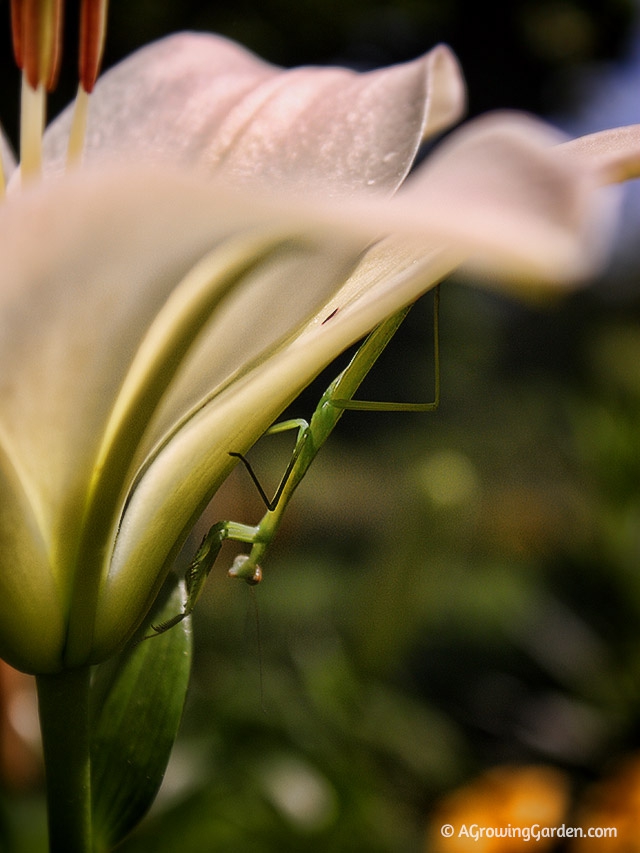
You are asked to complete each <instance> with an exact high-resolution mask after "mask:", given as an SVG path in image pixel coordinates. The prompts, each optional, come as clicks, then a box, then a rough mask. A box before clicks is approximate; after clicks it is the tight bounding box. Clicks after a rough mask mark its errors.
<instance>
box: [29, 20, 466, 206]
mask: <svg viewBox="0 0 640 853" xmlns="http://www.w3.org/2000/svg"><path fill="white" fill-rule="evenodd" d="M464 106H465V89H464V83H463V81H462V75H461V72H460V69H459V66H458V63H457V61H456V59H455V57H454V56H453V54H452V53H451V51H450V50H449V49H448V48H447V47H445V46H439V47H436V48H435V49H434V50H432V51H430V52H429V53H428V54H426V55H425V56H424V57H422V58H420V59H417V60H415V61H413V62H409V63H406V64H404V65H398V66H393V67H391V68H385V69H381V70H378V71H372V72H368V73H364V74H359V73H356V72H353V71H349V70H347V69H344V68H311V67H309V68H297V69H293V70H290V71H285V70H283V69H281V68H278V67H276V66H274V65H270V64H269V63H266V62H264V61H263V60H261V59H259V58H258V57H256V56H255V55H254V54H252V53H250V52H249V51H247V50H245V49H244V48H242V47H240V46H239V45H236V44H234V43H233V42H230V41H228V40H227V39H224V38H222V37H220V36H214V35H204V34H194V33H183V34H178V35H174V36H170V37H168V38H166V39H163V40H161V41H158V42H155V43H154V44H151V45H149V46H147V47H145V48H143V49H141V50H139V51H137V52H136V53H134V54H133V55H132V56H131V57H129V58H128V59H125V60H124V61H123V62H121V63H120V64H119V65H117V66H116V67H115V68H113V69H112V70H110V71H109V72H107V73H106V74H105V75H104V76H103V77H102V78H101V79H100V80H99V81H98V83H97V85H96V88H95V90H94V93H93V95H92V101H91V110H90V118H89V126H88V131H87V140H86V150H85V161H86V163H88V164H92V163H93V164H95V163H96V162H99V163H101V162H103V161H104V160H105V159H115V158H117V159H118V160H119V161H120V162H122V159H123V158H125V159H126V158H131V159H137V160H139V161H140V160H142V159H145V160H146V161H147V162H161V163H167V162H169V163H171V164H172V165H173V166H180V165H185V166H188V167H194V166H201V167H204V168H205V169H206V170H207V171H208V172H209V173H214V172H215V173H218V174H220V175H223V176H224V177H225V179H227V180H228V181H229V182H230V183H233V184H236V185H237V184H238V183H247V182H248V183H251V185H252V186H254V187H255V186H258V185H260V184H263V185H266V186H270V187H278V188H279V189H281V188H283V187H285V188H286V187H288V188H289V189H291V190H294V191H295V192H296V193H297V194H303V193H308V192H314V193H316V194H317V193H318V192H322V193H328V194H330V195H348V194H351V193H352V192H354V191H355V190H362V189H368V190H370V191H382V192H387V193H388V192H390V191H393V190H395V189H396V188H397V187H398V186H399V185H400V183H401V182H402V181H403V179H404V178H405V177H406V175H407V173H408V171H409V169H410V167H411V164H412V162H413V160H414V157H415V155H416V152H417V150H418V147H419V145H420V143H421V141H422V139H423V138H424V137H425V136H429V135H432V134H434V133H437V132H438V131H440V130H441V129H443V128H445V127H447V126H449V125H450V124H452V123H453V122H455V121H456V120H457V119H458V118H459V117H460V115H461V114H462V112H463V110H464ZM70 125H71V110H67V111H66V112H65V113H63V115H62V116H61V117H60V118H59V119H58V120H57V121H56V122H54V123H53V124H52V126H51V127H50V128H49V129H48V131H47V133H46V135H45V143H44V157H45V160H46V161H47V162H48V164H49V168H50V169H51V170H52V171H61V170H62V169H63V168H64V162H65V156H66V145H67V139H68V135H69V128H70Z"/></svg>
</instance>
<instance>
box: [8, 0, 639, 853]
mask: <svg viewBox="0 0 640 853" xmlns="http://www.w3.org/2000/svg"><path fill="white" fill-rule="evenodd" d="M7 7H8V4H7V3H5V4H2V6H0V8H2V10H3V12H4V14H5V17H7V16H8V9H7ZM73 9H74V4H69V14H68V17H69V21H68V25H67V31H68V32H67V52H66V57H65V67H64V70H63V76H62V81H61V85H60V89H59V92H58V93H57V94H56V96H55V98H54V99H53V100H52V110H53V111H55V110H57V109H59V108H60V107H61V106H62V105H63V104H64V103H65V102H66V101H68V100H69V98H70V97H71V96H72V94H73V91H74V90H75V85H76V84H75V58H74V49H73V46H74V28H75V21H74V14H73ZM635 11H636V7H635V5H634V4H633V3H632V2H625V0H608V1H607V0H600V2H597V0H574V2H570V0H546V2H533V0H530V2H524V0H521V2H510V3H505V2H498V0H487V2H484V3H482V4H478V3H472V2H468V0H467V2H463V0H458V2H455V0H452V2H442V0H396V1H395V2H392V1H391V0H389V1H388V2H382V0H379V2H364V0H351V2H345V0H343V2H340V3H337V2H335V0H323V2H320V0H305V2H300V3H296V4H293V3H290V2H284V0H268V1H267V0H262V2H259V3H256V2H249V0H237V2H235V3H234V4H227V3H225V4H222V3H206V2H196V0H183V2H180V3H176V2H161V0H153V2H150V0H140V2H135V3H132V2H124V1H123V0H113V2H112V6H111V10H110V28H109V41H108V49H107V54H106V63H107V64H111V63H113V62H115V61H117V60H118V59H119V58H121V57H122V56H124V55H126V54H127V53H129V52H130V51H132V50H134V49H135V48H136V47H138V46H140V45H142V44H144V43H146V42H148V41H149V40H151V39H154V38H157V37H161V36H162V35H165V34H166V33H168V32H171V31H175V30H178V29H199V30H211V31H217V32H221V33H223V34H225V35H228V36H229V37H231V38H235V39H238V40H240V41H242V42H243V43H244V44H246V45H247V46H248V47H250V48H252V49H253V50H255V51H256V52H258V53H260V54H261V55H262V56H264V57H265V58H267V59H269V60H270V61H273V62H276V63H280V64H283V65H295V64H306V63H346V64H349V65H351V66H353V67H357V68H369V67H374V66H377V65H384V64H389V63H392V62H396V61H401V60H404V59H408V58H412V57H414V56H416V55H418V54H420V53H421V52H423V51H424V50H425V49H427V48H428V47H429V46H431V45H432V44H434V43H436V42H439V41H446V42H448V43H449V44H450V45H451V46H452V47H453V48H454V50H455V51H456V53H457V54H458V56H459V57H460V59H461V62H462V65H463V68H464V70H465V73H466V76H467V80H468V85H469V95H470V113H471V114H472V115H474V114H477V113H480V112H483V111H485V110H488V109H495V108H505V107H508V108H518V109H527V110H532V111H534V112H537V113H539V114H543V115H554V116H555V117H556V119H557V121H558V122H561V123H564V124H565V125H566V126H579V124H580V121H581V117H584V116H585V115H588V116H589V117H590V118H589V121H590V122H591V123H592V124H594V123H595V126H593V127H589V128H588V129H597V127H598V126H600V127H604V126H607V124H608V123H611V122H610V121H609V119H608V113H605V111H604V109H603V108H602V106H598V104H600V105H602V104H603V103H605V104H606V103H607V97H606V96H604V101H603V100H602V99H601V100H600V101H597V102H596V103H595V106H594V102H593V100H592V98H593V95H594V91H595V90H596V88H597V87H596V83H597V85H598V86H600V85H601V81H603V80H609V81H610V80H611V79H612V78H611V77H610V76H607V74H608V73H609V72H608V71H607V69H608V68H609V67H610V64H611V63H617V65H615V66H613V67H615V68H618V69H620V73H622V72H623V71H624V69H625V68H628V66H629V59H628V56H629V44H630V40H631V37H632V34H633V23H634V14H635ZM2 38H3V51H2V62H3V75H4V76H3V80H8V81H11V85H9V84H7V85H6V86H3V88H2V91H1V92H0V98H1V99H2V103H1V114H2V117H3V121H4V122H5V126H6V127H7V128H8V129H9V132H10V134H11V135H12V137H13V138H14V139H15V116H16V114H17V91H18V78H17V75H16V74H15V73H14V72H13V71H12V70H11V63H10V54H9V46H8V45H9V41H8V27H7V26H5V25H4V22H3V28H2ZM625 57H626V58H625ZM603 69H604V70H603ZM5 72H6V73H5ZM593 75H595V76H593ZM603 75H604V76H603ZM616 79H617V78H614V82H615V80H616ZM14 81H15V82H14ZM585 81H587V82H585ZM617 85H618V88H615V87H614V88H612V89H610V90H609V91H610V95H609V98H608V100H609V101H612V100H615V97H616V95H617V94H619V93H620V91H621V89H622V86H623V78H620V81H619V83H618V84H617ZM636 91H637V89H636ZM590 105H591V106H590ZM637 120H638V115H637V114H636V115H635V116H634V115H627V116H626V118H623V117H619V118H618V119H617V121H618V123H622V122H623V121H626V122H629V123H631V122H633V121H637ZM585 121H586V120H585ZM598 122H599V124H598ZM625 217H626V221H627V225H628V224H629V223H630V222H632V221H633V220H632V210H631V208H629V209H628V210H627V212H626V214H625ZM632 227H633V228H636V229H637V220H635V225H632ZM637 261H638V258H637V253H635V251H634V247H633V244H631V245H629V244H625V245H624V246H622V247H621V248H620V251H619V253H618V254H617V256H616V259H615V261H614V262H613V264H612V270H611V271H610V273H609V274H608V275H607V276H603V277H602V278H601V280H600V281H598V282H596V283H595V284H594V285H593V286H592V287H591V288H590V289H589V290H586V291H584V292H582V293H578V294H576V295H573V296H569V297H567V298H565V299H562V300H557V301H554V302H553V303H551V304H545V305H534V306H531V305H524V304H520V303H517V302H515V301H512V300H510V299H508V298H506V297H502V296H498V295H495V294H494V293H493V292H492V291H491V290H485V289H476V288H475V287H474V286H473V282H465V283H459V282H450V283H447V284H445V286H444V288H443V308H442V320H441V324H442V358H443V365H442V388H443V403H442V406H441V409H440V411H439V412H438V413H437V414H435V415H426V416H418V415H400V414H388V415H387V414H385V415H381V414H380V415H372V414H371V415H370V414H359V413H351V414H348V415H347V416H346V417H345V418H344V419H343V421H342V422H341V425H340V428H339V430H338V431H337V433H336V435H335V436H334V437H333V438H332V440H331V442H330V443H329V445H328V446H327V447H326V448H325V449H324V450H323V453H322V454H321V456H320V457H319V459H318V461H317V463H316V466H315V468H314V470H313V471H312V472H311V473H310V474H309V477H308V480H307V481H306V482H305V484H304V485H303V486H302V487H301V489H300V491H299V493H298V495H297V496H296V500H295V501H294V504H293V505H292V507H291V508H290V512H289V516H288V520H287V524H286V525H285V529H284V530H283V531H282V535H281V536H280V538H279V540H278V542H277V544H276V545H275V546H274V548H273V550H272V551H271V554H270V557H269V560H268V564H267V565H266V566H265V567H264V568H265V581H264V582H263V584H262V585H261V586H260V587H258V588H256V589H255V590H253V591H252V590H249V589H248V588H246V587H245V586H244V585H237V584H234V583H232V582H230V581H228V580H227V579H226V577H225V571H224V566H221V568H220V571H219V572H216V573H214V574H215V576H212V578H211V579H210V582H209V588H208V592H207V595H206V597H205V600H204V601H203V602H202V603H201V606H200V607H199V609H198V612H197V613H196V614H195V619H194V630H195V632H196V642H197V653H196V662H195V669H194V678H193V684H192V689H191V693H190V698H189V701H188V705H187V710H186V714H185V719H184V723H183V729H182V734H181V737H180V739H179V741H178V744H177V746H176V750H175V755H174V761H173V762H172V764H171V766H170V770H169V773H168V775H167V780H166V786H165V789H164V791H163V793H162V794H161V797H160V799H159V801H158V804H157V807H156V810H155V814H153V815H152V816H151V817H150V818H149V820H148V822H147V823H146V824H144V825H143V826H142V827H141V828H140V831H139V833H138V835H137V836H134V837H133V838H132V839H131V840H130V841H129V842H126V843H125V844H124V846H123V848H122V849H123V851H129V853H133V851H142V850H150V849H153V850H154V851H155V852H156V853H161V851H165V850H166V851H174V850H176V849H181V850H185V851H186V853H198V851H210V850H213V849H215V850H225V851H245V850H247V849H251V850H257V851H262V850H264V851H275V850H278V849H284V850H296V851H303V850H304V851H306V850H309V851H315V850H318V851H323V853H324V852H325V851H360V850H367V851H385V853H387V851H398V853H400V851H402V853H406V851H417V850H421V849H430V850H434V851H438V850H446V849H447V848H446V847H444V846H438V845H441V844H442V839H440V838H439V836H438V833H437V831H436V832H435V834H434V835H431V834H430V833H431V831H432V830H431V829H430V828H432V827H433V826H435V827H436V830H437V826H439V822H440V818H439V817H438V815H439V814H450V813H451V811H449V812H447V809H449V810H451V809H452V808H453V806H451V800H448V799H447V797H450V795H451V792H452V791H455V790H459V791H460V794H459V795H460V796H461V797H463V798H464V797H465V796H466V797H467V798H469V803H472V794H470V793H469V790H468V788H467V787H465V786H467V785H468V783H469V780H472V779H476V778H480V779H482V778H484V777H483V774H484V773H486V772H487V770H489V769H490V768H494V767H496V766H504V765H507V766H510V767H512V768H515V771H518V770H519V769H521V768H524V767H529V766H531V765H534V766H535V767H538V768H540V767H542V768H545V770H549V771H553V772H554V773H556V774H557V775H556V776H554V777H553V778H554V779H555V780H556V782H557V781H558V780H560V783H559V784H558V785H556V787H554V786H553V785H548V786H547V787H546V788H545V790H546V791H547V793H548V796H549V798H550V802H551V803H552V805H553V807H554V808H555V809H556V811H555V812H553V810H552V811H551V812H549V814H553V815H555V817H556V818H558V815H560V818H558V820H561V819H566V820H567V821H570V820H571V819H573V821H574V823H578V824H579V823H580V822H581V823H582V825H585V826H586V825H590V824H593V825H596V824H598V823H599V821H601V820H602V821H604V820H605V817H603V816H602V814H601V813H600V812H598V810H597V809H598V806H597V802H596V800H597V794H592V793H590V792H591V791H592V790H594V789H593V788H592V786H593V784H594V783H596V782H600V783H601V784H603V785H609V791H611V790H615V789H614V788H613V786H614V784H615V783H614V781H612V780H614V777H615V774H616V772H617V770H616V768H617V767H619V766H620V765H621V763H623V762H625V761H629V760H633V759H634V756H635V755H636V754H637V752H638V750H639V749H640V727H639V725H638V720H639V716H638V711H639V707H638V706H639V702H640V681H639V680H638V675H639V669H640V643H639V641H640V631H639V629H638V620H639V617H640V573H639V556H640V491H639V488H638V485H639V478H640V450H639V449H638V448H639V443H638V424H639V416H640V369H639V368H638V364H640V326H639V324H638V310H639V300H638V292H639V291H638V283H639V282H638V263H637ZM430 329H431V319H430V306H429V297H427V298H426V299H425V300H424V305H422V304H421V305H420V306H418V307H417V308H416V309H415V310H414V312H412V315H411V316H410V318H409V321H408V322H407V324H406V328H405V329H404V330H403V331H402V332H401V333H400V335H399V337H398V340H397V342H394V344H393V346H392V347H391V349H390V351H389V353H388V354H387V355H386V356H385V359H384V360H383V362H381V364H380V365H379V366H378V367H377V368H376V370H375V371H374V375H373V376H372V377H371V378H370V382H369V385H368V387H367V390H366V393H367V396H369V397H374V398H379V399H385V398H388V399H421V398H425V399H426V398H427V397H428V395H429V394H430V393H431V391H430V385H431V382H432V378H431V370H432V368H431V362H430V355H429V353H430V350H431V331H430ZM336 369H337V368H336ZM329 378H331V377H330V376H325V377H324V378H323V379H321V380H319V382H318V383H317V384H316V385H315V386H314V387H313V388H311V389H309V390H308V391H307V392H306V393H305V394H304V395H303V397H302V398H301V400H300V401H298V402H297V403H296V405H295V407H294V408H293V409H292V413H295V414H296V415H297V416H300V415H307V414H310V413H311V411H312V410H313V408H314V406H315V402H316V401H317V399H318V397H319V394H320V393H321V391H322V389H323V387H324V385H323V382H325V380H328V379H329ZM325 384H326V383H325ZM287 452H288V450H287V448H286V447H285V446H281V447H280V446H278V445H277V441H276V439H275V438H272V439H267V440H265V441H264V442H262V443H261V446H260V447H258V448H257V449H256V453H255V461H256V464H257V465H258V466H259V467H260V470H261V472H262V476H263V477H264V479H265V480H266V481H267V482H277V479H278V472H279V471H281V470H282V467H283V466H284V465H285V464H286V458H287ZM247 480H248V478H247V477H246V476H245V475H244V473H243V472H242V471H237V472H236V473H235V474H234V476H233V477H232V478H231V479H230V481H229V482H228V484H227V485H226V487H225V489H224V490H223V492H222V493H221V494H220V495H219V496H218V497H217V498H216V500H215V501H214V504H213V505H212V507H211V509H210V511H209V513H208V517H207V519H206V520H204V521H203V528H204V527H206V524H207V523H212V522H213V521H215V520H217V519H219V518H233V519H235V520H238V521H247V522H249V521H251V520H253V519H256V520H257V519H258V518H259V517H260V515H261V514H262V507H261V505H260V501H259V499H258V497H257V496H256V495H255V493H254V490H253V487H252V486H251V484H250V483H249V482H247ZM196 541H197V535H196V537H195V539H194V542H196ZM193 547H194V543H191V545H190V548H191V549H192V550H193ZM230 555H231V550H230V551H229V555H228V559H229V560H230V559H231V556H230ZM187 556H188V555H187ZM224 559H225V558H222V559H221V562H224ZM5 776H6V781H5V788H6V791H7V793H6V797H5V801H6V802H5V806H6V811H7V826H11V825H13V824H15V822H16V821H19V819H20V817H21V816H22V817H24V815H27V818H26V820H27V821H28V822H29V823H32V822H33V820H34V819H33V814H34V813H35V814H40V813H41V812H40V811H39V799H38V793H37V788H36V790H35V793H34V792H33V791H27V792H26V793H23V794H20V795H19V794H17V793H16V792H15V790H12V788H11V767H8V768H5ZM635 784H636V789H633V785H632V784H631V783H629V784H627V785H626V787H625V791H627V792H628V791H629V790H630V789H633V790H638V788H640V786H638V783H637V781H636V783H635ZM516 788H517V786H516V785H515V783H514V786H513V788H512V789H509V792H508V794H504V793H503V794H501V795H500V798H498V796H497V795H495V797H494V800H491V797H489V798H488V800H487V798H485V801H483V802H484V803H485V806H486V803H487V802H489V806H487V808H489V812H488V815H489V816H488V817H487V822H489V823H490V822H491V820H494V821H495V820H497V817H496V815H497V814H498V812H497V811H496V810H497V809H498V808H499V806H503V805H504V802H506V801H509V796H511V795H512V794H513V796H514V797H515V794H514V793H513V792H514V791H515V789H516ZM543 788H544V785H543ZM527 790H529V789H527ZM559 792H560V793H559ZM611 796H613V795H611ZM611 796H610V798H609V799H610V800H611ZM594 797H596V800H594V799H593V798H594ZM443 798H444V799H443ZM498 799H500V803H499V802H498ZM623 799H624V798H623V795H622V794H620V795H619V796H618V797H617V799H616V797H615V796H614V797H613V800H614V801H615V802H616V803H618V804H620V803H621V802H623ZM542 800H544V797H542ZM473 802H474V803H475V801H473ZM491 803H493V805H491ZM34 804H35V805H34ZM438 804H440V805H438ZM474 807H475V806H474ZM469 808H471V805H469ZM491 808H493V809H494V811H493V812H492V811H491ZM621 808H622V806H621ZM585 809H586V811H584V810H585ZM34 810H35V811H34ZM443 810H444V811H443ZM589 810H590V811H589ZM16 815H17V816H18V817H16ZM585 815H586V816H585ZM503 818H504V820H505V821H510V822H512V823H514V824H516V823H517V822H518V818H517V816H516V817H514V816H512V815H508V817H504V815H503ZM616 820H617V821H618V822H621V821H622V820H623V818H622V817H621V816H620V815H617V816H615V817H611V814H609V817H608V822H609V824H611V823H612V822H615V821H616ZM635 820H636V822H637V816H636V817H635ZM37 823H38V822H37V820H36V825H37ZM1 826H2V823H1V822H0V828H1ZM22 828H24V826H23V827H22ZM7 831H8V830H7ZM637 834H638V833H636V835H637ZM8 837H9V836H7V838H8ZM631 837H633V838H635V837H636V836H635V835H632V836H631ZM1 838H2V836H1V835H0V839H1ZM15 843H16V845H17V842H15ZM0 844H1V841H0ZM7 844H9V842H7ZM11 849H12V850H13V849H16V850H20V849H22V848H20V847H19V846H16V847H15V848H14V847H11ZM28 849H33V848H28ZM451 849H453V848H451ZM472 849H475V848H473V845H472ZM501 849H502V850H504V851H505V853H506V851H507V850H509V849H512V848H508V847H506V846H504V847H502V848H501ZM513 849H519V848H513ZM557 849H561V848H560V847H558V848H557ZM562 849H571V850H582V849H585V850H586V849H587V847H584V848H583V847H579V846H575V847H566V846H565V848H562ZM588 849H595V848H588ZM598 849H600V848H598ZM602 849H607V850H614V849H617V848H614V847H606V848H604V847H603V848H602ZM625 849H627V850H631V849H637V848H632V847H628V848H625Z"/></svg>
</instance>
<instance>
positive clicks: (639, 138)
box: [559, 124, 640, 184]
mask: <svg viewBox="0 0 640 853" xmlns="http://www.w3.org/2000/svg"><path fill="white" fill-rule="evenodd" d="M559 150H560V151H561V152H562V153H565V154H567V155H568V156H570V157H571V158H575V159H576V160H577V161H579V162H580V163H583V164H584V166H585V167H586V168H588V169H593V170H594V171H595V172H597V173H598V174H599V175H600V176H601V180H602V183H606V184H609V183H617V182H622V181H628V180H631V179H633V178H640V124H633V125H629V126H627V127H616V128H612V129H611V130H602V131H600V132H599V133H591V134H589V135H588V136H580V137H579V138H578V139H572V140H571V141H570V142H565V143H564V144H563V145H560V146H559Z"/></svg>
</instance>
